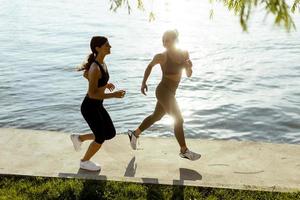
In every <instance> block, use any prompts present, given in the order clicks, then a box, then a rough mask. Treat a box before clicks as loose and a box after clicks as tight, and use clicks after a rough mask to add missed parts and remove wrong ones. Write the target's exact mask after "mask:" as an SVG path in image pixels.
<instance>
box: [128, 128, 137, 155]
mask: <svg viewBox="0 0 300 200" xmlns="http://www.w3.org/2000/svg"><path fill="white" fill-rule="evenodd" d="M127 134H128V137H129V141H130V145H131V148H132V149H133V150H136V146H137V145H136V142H137V139H138V138H137V137H136V136H135V134H134V131H132V130H128V132H127Z"/></svg>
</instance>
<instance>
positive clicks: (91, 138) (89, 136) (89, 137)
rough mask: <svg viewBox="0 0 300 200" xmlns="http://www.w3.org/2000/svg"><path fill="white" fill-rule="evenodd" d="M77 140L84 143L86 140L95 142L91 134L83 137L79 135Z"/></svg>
mask: <svg viewBox="0 0 300 200" xmlns="http://www.w3.org/2000/svg"><path fill="white" fill-rule="evenodd" d="M79 140H80V141H81V142H84V141H86V140H95V135H94V134H93V133H88V134H84V135H79Z"/></svg>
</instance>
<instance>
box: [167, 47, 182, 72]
mask: <svg viewBox="0 0 300 200" xmlns="http://www.w3.org/2000/svg"><path fill="white" fill-rule="evenodd" d="M166 54H167V61H166V64H165V67H164V68H165V70H164V74H165V75H171V74H179V73H180V72H181V70H182V68H183V66H182V65H183V62H181V63H177V62H174V61H173V60H172V59H171V58H170V56H169V54H168V52H166Z"/></svg>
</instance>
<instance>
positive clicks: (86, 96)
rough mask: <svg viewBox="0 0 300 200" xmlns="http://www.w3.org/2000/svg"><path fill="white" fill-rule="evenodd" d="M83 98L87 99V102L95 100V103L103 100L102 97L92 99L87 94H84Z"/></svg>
mask: <svg viewBox="0 0 300 200" xmlns="http://www.w3.org/2000/svg"><path fill="white" fill-rule="evenodd" d="M84 99H85V100H88V101H89V102H95V103H102V102H103V99H92V98H90V97H89V95H88V94H86V95H85V97H84Z"/></svg>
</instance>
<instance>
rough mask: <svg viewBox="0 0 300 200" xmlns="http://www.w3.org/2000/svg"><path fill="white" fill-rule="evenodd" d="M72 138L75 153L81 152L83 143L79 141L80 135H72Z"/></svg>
mask: <svg viewBox="0 0 300 200" xmlns="http://www.w3.org/2000/svg"><path fill="white" fill-rule="evenodd" d="M70 138H71V140H72V143H73V146H74V149H75V151H79V150H80V149H81V144H82V142H81V141H80V140H79V135H77V134H72V135H71V136H70Z"/></svg>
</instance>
